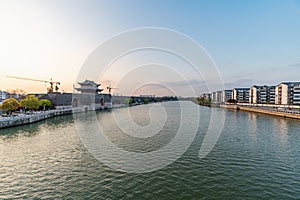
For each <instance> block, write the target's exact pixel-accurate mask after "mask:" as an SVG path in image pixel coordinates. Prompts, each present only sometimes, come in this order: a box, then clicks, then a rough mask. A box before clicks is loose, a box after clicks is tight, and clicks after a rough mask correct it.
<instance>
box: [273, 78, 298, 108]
mask: <svg viewBox="0 0 300 200" xmlns="http://www.w3.org/2000/svg"><path fill="white" fill-rule="evenodd" d="M275 103H276V104H281V105H300V82H282V83H280V84H279V85H277V86H276V89H275Z"/></svg>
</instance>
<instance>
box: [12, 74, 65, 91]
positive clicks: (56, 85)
mask: <svg viewBox="0 0 300 200" xmlns="http://www.w3.org/2000/svg"><path fill="white" fill-rule="evenodd" d="M6 77H7V78H15V79H20V80H26V81H37V82H43V83H45V84H46V83H49V84H50V87H49V88H47V91H48V92H53V91H54V90H55V92H58V90H59V87H58V86H59V85H60V82H57V81H53V80H52V78H51V79H50V81H46V80H39V79H33V78H24V77H18V76H6ZM54 85H55V88H54Z"/></svg>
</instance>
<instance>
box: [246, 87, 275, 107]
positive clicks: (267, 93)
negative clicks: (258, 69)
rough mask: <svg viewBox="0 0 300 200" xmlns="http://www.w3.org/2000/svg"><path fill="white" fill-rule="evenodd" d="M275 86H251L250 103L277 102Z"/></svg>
mask: <svg viewBox="0 0 300 200" xmlns="http://www.w3.org/2000/svg"><path fill="white" fill-rule="evenodd" d="M275 88H276V87H275V86H266V85H264V86H256V85H254V86H252V87H251V88H250V93H249V95H250V101H249V102H250V103H253V104H275Z"/></svg>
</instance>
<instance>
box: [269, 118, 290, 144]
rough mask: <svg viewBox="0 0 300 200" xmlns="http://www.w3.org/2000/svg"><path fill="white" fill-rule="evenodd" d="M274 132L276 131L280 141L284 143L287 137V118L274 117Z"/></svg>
mask: <svg viewBox="0 0 300 200" xmlns="http://www.w3.org/2000/svg"><path fill="white" fill-rule="evenodd" d="M273 132H274V133H277V134H278V136H279V138H280V141H279V142H280V143H283V142H284V143H286V142H287V137H288V132H289V128H288V120H286V119H282V118H274V131H273Z"/></svg>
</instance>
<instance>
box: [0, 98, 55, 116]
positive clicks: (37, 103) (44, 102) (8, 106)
mask: <svg viewBox="0 0 300 200" xmlns="http://www.w3.org/2000/svg"><path fill="white" fill-rule="evenodd" d="M51 106H52V104H51V101H49V100H48V99H41V100H39V99H38V98H36V97H35V96H33V95H27V96H26V98H25V99H22V100H21V101H18V100H16V99H15V98H9V99H5V100H4V101H3V102H2V104H1V105H0V109H1V110H3V111H5V112H6V113H7V114H11V113H12V112H14V111H17V110H22V111H24V112H26V111H28V110H46V109H49V108H51Z"/></svg>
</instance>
